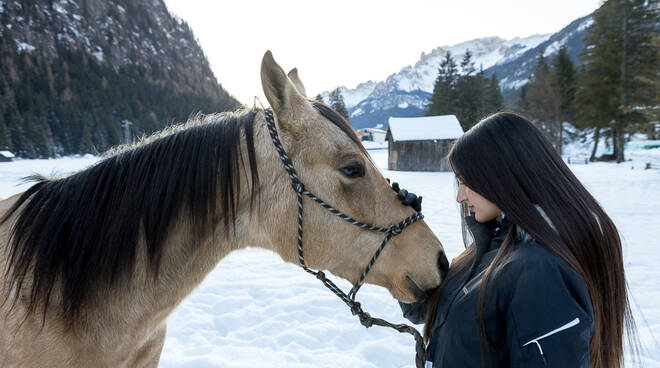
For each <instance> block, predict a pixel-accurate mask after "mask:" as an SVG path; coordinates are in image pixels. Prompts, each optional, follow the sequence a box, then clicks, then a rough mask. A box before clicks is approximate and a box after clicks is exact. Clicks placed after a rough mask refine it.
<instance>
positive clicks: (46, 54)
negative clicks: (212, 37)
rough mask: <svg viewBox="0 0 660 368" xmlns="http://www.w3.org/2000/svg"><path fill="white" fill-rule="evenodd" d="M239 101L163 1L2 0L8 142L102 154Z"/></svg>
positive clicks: (20, 149) (1, 99) (1, 121)
mask: <svg viewBox="0 0 660 368" xmlns="http://www.w3.org/2000/svg"><path fill="white" fill-rule="evenodd" d="M238 105H239V103H238V102H237V101H236V100H235V99H234V98H233V97H232V96H230V95H229V93H228V92H227V91H225V90H224V89H223V88H222V86H221V85H220V84H218V81H217V80H216V78H215V76H214V75H213V73H212V72H211V69H210V67H209V63H208V61H207V59H206V56H205V55H204V53H203V51H202V49H201V48H200V46H199V44H198V42H197V41H196V39H195V37H194V35H193V33H192V31H191V29H190V27H188V25H187V24H186V23H185V22H184V21H182V20H181V19H177V18H176V17H174V16H172V15H171V14H170V13H169V12H168V10H167V7H166V6H165V3H164V2H163V1H162V0H149V1H139V0H55V1H50V0H29V1H25V0H24V1H21V2H18V1H14V0H12V1H3V0H0V147H1V148H5V149H9V150H11V151H14V152H15V153H17V154H18V155H20V156H23V157H50V156H56V155H64V154H73V153H87V152H92V153H95V152H101V151H104V150H105V149H107V148H108V147H110V146H113V145H116V144H119V143H123V141H124V132H123V130H122V122H123V121H125V120H127V121H129V122H130V131H129V133H130V137H135V136H139V135H142V134H148V133H151V132H153V131H155V130H158V129H162V128H163V127H164V126H166V125H167V124H170V123H172V122H174V121H182V120H185V119H187V118H188V117H189V116H190V114H192V113H195V112H198V111H202V112H206V113H209V112H215V111H226V110H231V109H234V108H236V107H237V106H238Z"/></svg>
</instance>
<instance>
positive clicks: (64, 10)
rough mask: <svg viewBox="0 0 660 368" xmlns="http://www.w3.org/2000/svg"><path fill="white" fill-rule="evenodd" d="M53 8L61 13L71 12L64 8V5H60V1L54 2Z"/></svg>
mask: <svg viewBox="0 0 660 368" xmlns="http://www.w3.org/2000/svg"><path fill="white" fill-rule="evenodd" d="M53 9H55V11H56V12H58V13H60V14H62V15H67V14H69V12H67V11H66V9H64V8H63V7H62V5H60V4H59V3H53Z"/></svg>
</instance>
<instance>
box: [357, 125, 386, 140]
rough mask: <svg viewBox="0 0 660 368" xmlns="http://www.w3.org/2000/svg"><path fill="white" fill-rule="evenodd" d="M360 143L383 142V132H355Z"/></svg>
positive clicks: (372, 129)
mask: <svg viewBox="0 0 660 368" xmlns="http://www.w3.org/2000/svg"><path fill="white" fill-rule="evenodd" d="M355 134H357V136H358V137H360V140H361V141H371V142H385V131H384V130H382V129H376V128H363V129H359V130H358V131H357V132H355Z"/></svg>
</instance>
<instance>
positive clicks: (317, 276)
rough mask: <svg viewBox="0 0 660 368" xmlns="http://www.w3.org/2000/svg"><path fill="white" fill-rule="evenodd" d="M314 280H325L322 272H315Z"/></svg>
mask: <svg viewBox="0 0 660 368" xmlns="http://www.w3.org/2000/svg"><path fill="white" fill-rule="evenodd" d="M316 278H317V279H319V280H325V274H324V273H323V271H318V272H316Z"/></svg>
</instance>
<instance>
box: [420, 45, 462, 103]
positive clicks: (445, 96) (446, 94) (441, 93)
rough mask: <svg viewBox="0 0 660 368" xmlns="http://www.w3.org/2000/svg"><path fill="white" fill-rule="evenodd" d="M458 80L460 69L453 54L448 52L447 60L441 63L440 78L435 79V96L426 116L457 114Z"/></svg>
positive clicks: (432, 97)
mask: <svg viewBox="0 0 660 368" xmlns="http://www.w3.org/2000/svg"><path fill="white" fill-rule="evenodd" d="M457 80H458V69H457V67H456V62H455V61H454V59H453V58H452V55H451V52H449V51H447V54H445V58H444V59H443V60H442V62H441V63H440V68H439V69H438V77H437V78H436V79H435V85H434V87H433V95H432V96H431V100H430V103H429V108H428V112H427V113H426V115H446V114H455V113H456V81H457Z"/></svg>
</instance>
